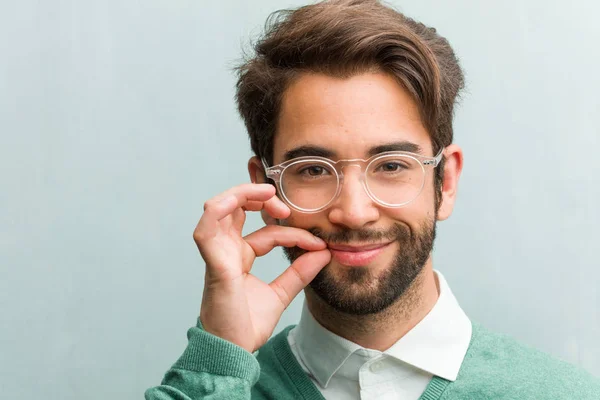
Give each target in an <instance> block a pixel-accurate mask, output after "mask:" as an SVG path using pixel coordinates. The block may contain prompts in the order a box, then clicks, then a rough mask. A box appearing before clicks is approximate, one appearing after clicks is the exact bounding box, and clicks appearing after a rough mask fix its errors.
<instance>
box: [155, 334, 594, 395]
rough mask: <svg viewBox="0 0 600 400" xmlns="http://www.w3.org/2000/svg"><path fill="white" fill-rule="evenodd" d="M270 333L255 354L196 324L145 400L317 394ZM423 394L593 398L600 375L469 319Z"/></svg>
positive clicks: (280, 339) (282, 340)
mask: <svg viewBox="0 0 600 400" xmlns="http://www.w3.org/2000/svg"><path fill="white" fill-rule="evenodd" d="M291 328H292V326H290V327H288V328H286V329H284V330H283V331H282V332H280V333H279V334H277V335H276V336H274V337H273V338H271V340H269V342H268V343H266V344H265V345H264V346H263V347H261V348H260V350H259V351H258V352H257V353H255V355H253V354H250V353H249V352H247V351H246V350H244V349H242V348H241V347H238V346H236V345H234V344H233V343H230V342H227V341H225V340H223V339H221V338H218V337H216V336H214V335H211V334H210V333H207V332H206V331H204V330H203V329H202V326H201V325H200V324H199V323H198V326H197V327H194V328H191V329H190V330H189V331H188V339H189V343H188V346H187V348H186V349H185V351H184V353H183V355H182V356H181V357H180V358H179V360H178V361H177V362H176V363H175V364H174V365H173V367H171V369H170V370H169V371H168V372H167V373H166V374H165V377H164V379H163V381H162V385H161V386H157V387H154V388H151V389H148V390H147V391H146V399H147V400H191V399H208V400H213V399H219V400H227V399H230V400H240V399H277V400H285V399H305V400H313V399H314V400H323V396H322V395H321V393H320V392H319V390H318V389H317V387H316V386H315V385H314V384H313V383H312V381H311V380H310V378H309V377H308V376H307V375H306V373H305V372H304V371H303V370H302V367H301V366H300V365H299V364H298V362H297V361H296V358H295V357H294V354H293V353H292V351H291V349H290V347H289V345H288V341H287V335H288V332H289V330H290V329H291ZM420 399H422V400H434V399H440V400H450V399H461V400H463V399H476V400H485V399H495V400H496V399H519V400H523V399H536V400H539V399H577V400H600V380H599V379H597V378H595V377H593V376H592V375H590V374H588V373H587V372H585V371H583V370H581V369H578V368H576V367H574V366H572V365H570V364H567V363H566V362H563V361H559V360H556V359H553V358H551V357H550V356H548V355H546V354H544V353H542V352H540V351H537V350H534V349H532V348H530V347H526V346H523V345H521V344H519V343H517V342H516V341H514V340H513V339H510V338H508V337H506V336H503V335H499V334H495V333H492V332H490V331H488V330H486V329H485V328H483V327H482V326H481V325H478V324H473V335H472V337H471V343H470V345H469V349H468V350H467V354H466V356H465V359H464V361H463V364H462V366H461V369H460V372H459V374H458V377H457V379H456V381H454V382H450V381H447V380H445V379H442V378H439V377H434V378H433V379H432V380H431V382H430V383H429V386H427V389H426V390H425V392H424V393H423V394H422V395H421V397H420Z"/></svg>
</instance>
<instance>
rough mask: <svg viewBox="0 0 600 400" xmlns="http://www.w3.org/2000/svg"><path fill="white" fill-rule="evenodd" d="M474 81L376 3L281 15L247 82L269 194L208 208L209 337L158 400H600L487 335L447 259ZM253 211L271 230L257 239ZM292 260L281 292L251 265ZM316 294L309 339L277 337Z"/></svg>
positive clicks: (254, 190) (292, 334) (247, 104)
mask: <svg viewBox="0 0 600 400" xmlns="http://www.w3.org/2000/svg"><path fill="white" fill-rule="evenodd" d="M462 87H463V74H462V71H461V69H460V67H459V65H458V61H457V59H456V57H455V55H454V53H453V51H452V49H451V47H450V46H449V44H448V42H447V41H446V40H445V39H444V38H442V37H440V36H439V35H438V34H437V33H436V32H435V30H434V29H431V28H427V27H426V26H424V25H422V24H420V23H417V22H415V21H413V20H411V19H408V18H406V17H405V16H403V15H402V14H399V13H398V12H396V11H394V10H392V9H391V8H388V7H386V6H384V5H382V4H380V3H379V2H377V1H375V0H371V1H359V0H338V1H326V2H322V3H318V4H314V5H310V6H306V7H302V8H300V9H298V10H295V11H289V12H281V13H279V14H276V15H275V18H274V19H272V20H271V24H270V25H269V28H268V29H267V32H266V33H265V37H264V38H263V39H262V40H261V41H260V42H259V43H258V46H257V48H256V55H255V57H254V58H252V59H250V60H248V61H247V62H246V63H244V64H243V65H242V66H241V67H240V68H239V81H238V85H237V101H238V106H239V110H240V113H241V115H242V117H243V119H244V121H245V123H246V127H247V129H248V132H249V135H250V139H251V145H252V149H253V151H254V153H255V154H256V156H255V157H253V158H252V159H251V160H250V162H249V164H248V169H249V172H250V177H251V180H252V184H246V185H241V186H237V187H234V188H232V189H230V190H228V191H226V192H225V193H222V194H221V195H218V196H216V197H214V198H213V199H211V200H209V201H207V202H206V204H205V207H204V214H203V215H202V218H201V219H200V222H199V223H198V226H197V227H196V230H195V231H194V240H195V242H196V244H197V245H198V248H199V250H200V253H201V255H202V258H203V259H204V260H205V262H206V277H205V287H204V292H203V299H202V306H201V311H200V317H199V319H198V325H197V326H196V327H194V328H192V329H190V330H189V332H188V338H189V344H188V347H187V349H186V350H185V352H184V354H183V355H182V356H181V358H180V359H179V360H178V361H177V362H176V363H175V365H174V366H173V367H172V368H171V369H170V370H169V371H168V372H167V374H166V375H165V378H164V380H163V382H162V385H161V386H158V387H155V388H152V389H149V390H148V391H147V392H146V398H147V399H248V398H252V399H297V398H303V399H323V398H325V399H359V398H360V399H375V398H376V399H418V398H421V399H497V398H502V399H547V398H552V399H571V398H576V399H600V383H599V382H598V380H597V379H596V378H594V377H592V376H591V375H589V374H587V373H585V372H584V371H581V370H579V369H577V368H575V367H572V366H570V365H568V364H566V363H563V362H561V361H557V360H553V359H551V358H550V357H548V356H546V355H544V354H542V353H540V352H537V351H535V350H533V349H530V348H527V347H525V346H522V345H520V344H518V343H516V342H514V341H513V340H511V339H509V338H506V337H504V336H500V335H497V334H494V333H491V332H489V331H487V330H486V329H484V328H483V327H481V326H480V325H478V324H476V323H472V322H471V321H470V320H469V319H468V317H467V316H466V315H465V313H464V312H463V311H462V309H461V308H460V306H459V305H458V303H457V301H456V299H455V298H454V296H453V295H452V292H451V291H450V288H449V287H448V284H447V283H446V281H445V280H444V277H443V276H442V274H441V273H439V272H437V271H435V270H434V269H433V263H432V259H431V250H432V247H433V242H434V238H435V227H436V222H437V221H441V220H445V219H446V218H448V217H449V216H450V214H451V213H452V209H453V206H454V201H455V199H456V193H457V185H458V180H459V177H460V173H461V169H462V166H463V155H462V151H461V149H460V147H458V146H457V145H455V144H452V138H453V131H452V114H453V107H454V104H455V101H456V98H457V95H458V93H459V91H460V89H461V88H462ZM246 211H261V213H262V216H263V219H264V221H265V223H266V227H264V228H262V229H260V230H258V231H256V232H253V233H251V234H250V235H248V236H246V237H242V236H241V232H242V227H243V224H244V220H245V212H246ZM276 246H284V248H285V252H286V255H287V256H288V258H289V259H290V261H291V262H292V264H291V266H290V267H289V268H287V269H286V270H285V271H284V272H283V273H282V274H281V275H280V276H279V277H278V278H277V279H275V280H274V281H273V282H271V283H270V284H266V283H263V282H261V281H260V280H258V279H257V278H256V277H254V276H253V275H252V274H251V268H252V264H253V262H254V260H255V258H256V257H260V256H262V255H264V254H266V253H268V252H269V251H271V250H272V249H273V248H274V247H276ZM303 289H304V290H305V295H306V302H305V307H304V309H303V313H302V317H301V320H300V322H299V324H298V325H297V326H296V327H289V328H287V329H285V330H284V331H282V332H280V333H278V334H277V335H275V336H274V337H273V338H272V339H270V340H269V338H270V337H271V335H272V334H273V330H274V328H275V326H276V324H277V322H278V320H279V318H280V316H281V314H282V313H283V311H284V310H285V308H286V307H287V306H288V305H289V304H290V302H291V301H292V299H293V298H294V297H295V296H296V295H297V294H298V293H299V292H300V291H301V290H303Z"/></svg>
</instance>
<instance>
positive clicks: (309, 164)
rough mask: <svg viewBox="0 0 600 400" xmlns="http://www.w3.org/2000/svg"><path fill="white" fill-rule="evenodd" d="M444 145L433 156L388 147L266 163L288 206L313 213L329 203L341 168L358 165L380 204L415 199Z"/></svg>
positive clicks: (392, 204)
mask: <svg viewBox="0 0 600 400" xmlns="http://www.w3.org/2000/svg"><path fill="white" fill-rule="evenodd" d="M443 151H444V149H441V150H440V152H439V153H438V154H437V155H436V156H435V157H426V156H422V155H420V154H415V153H410V152H405V151H390V152H385V153H380V154H377V155H374V156H373V157H371V158H369V159H367V160H363V159H349V160H338V161H332V160H330V159H328V158H324V157H298V158H294V159H291V160H289V161H286V162H284V163H281V164H279V165H274V166H272V167H269V166H268V164H267V162H266V160H265V159H264V158H263V159H262V163H263V166H264V168H265V174H266V176H267V178H269V179H272V180H273V181H274V182H275V185H276V187H277V189H278V191H279V193H280V196H281V198H282V200H283V201H284V202H285V203H287V204H288V205H289V206H290V207H291V208H293V209H295V210H297V211H300V212H304V213H316V212H319V211H322V210H324V209H326V208H327V207H329V206H330V205H331V204H332V203H333V202H334V201H335V199H337V197H338V196H339V195H340V193H341V191H342V190H341V189H342V185H343V182H344V173H343V169H344V168H346V167H359V168H360V169H361V174H360V182H361V183H362V186H363V188H364V190H365V191H366V192H367V194H368V195H369V197H370V198H371V199H372V200H373V201H375V202H376V203H378V204H380V205H382V206H384V207H403V206H405V205H407V204H408V203H410V202H411V201H413V200H414V199H416V198H417V197H418V196H419V194H421V191H422V190H423V187H424V185H425V176H426V168H427V167H431V168H435V167H437V166H438V164H439V163H440V161H441V160H442V156H443Z"/></svg>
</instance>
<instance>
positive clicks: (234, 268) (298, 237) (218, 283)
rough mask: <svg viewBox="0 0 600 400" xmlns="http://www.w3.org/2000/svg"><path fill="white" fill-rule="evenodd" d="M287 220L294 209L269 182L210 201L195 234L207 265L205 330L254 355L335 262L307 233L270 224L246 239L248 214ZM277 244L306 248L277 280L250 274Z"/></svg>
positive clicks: (236, 189)
mask: <svg viewBox="0 0 600 400" xmlns="http://www.w3.org/2000/svg"><path fill="white" fill-rule="evenodd" d="M263 209H264V211H265V212H267V213H268V214H269V215H271V216H272V217H273V218H276V219H281V218H287V217H288V216H289V214H290V212H291V211H290V209H289V208H288V207H287V206H286V205H285V204H284V203H283V202H282V201H281V200H280V199H278V198H277V196H275V188H274V187H273V186H272V185H269V184H244V185H240V186H236V187H234V188H231V189H229V190H227V191H226V192H224V193H222V194H220V195H219V196H216V197H214V198H213V199H211V200H209V201H207V202H206V203H205V205H204V214H203V215H202V218H201V219H200V221H199V222H198V225H197V226H196V229H195V230H194V241H195V242H196V245H197V246H198V249H199V250H200V254H201V255H202V258H203V259H204V261H205V262H206V275H205V279H204V293H203V297H202V306H201V310H200V321H201V322H202V325H203V327H204V329H205V330H206V331H207V332H210V333H212V334H214V335H216V336H219V337H221V338H223V339H225V340H228V341H230V342H232V343H235V344H237V345H238V346H241V347H243V348H244V349H246V350H248V351H249V352H253V351H255V350H256V349H258V348H259V347H261V346H262V345H263V344H264V343H265V342H266V341H267V340H268V339H269V337H270V336H271V334H272V333H273V330H274V329H275V326H276V325H277V322H278V321H279V319H280V318H281V314H282V313H283V311H284V310H285V309H286V307H287V306H288V305H289V304H290V303H291V301H292V300H293V299H294V297H296V295H297V294H298V293H300V291H301V290H302V289H303V288H304V287H305V286H306V285H307V284H308V283H309V282H310V281H311V280H312V279H313V278H314V277H315V276H316V275H317V273H318V272H319V271H320V270H321V269H322V268H323V267H324V266H325V265H327V263H328V262H329V261H330V259H331V254H330V252H329V251H328V250H327V248H326V247H327V246H326V244H325V242H323V241H322V240H321V239H319V238H317V237H316V236H314V235H312V234H311V233H309V232H308V231H306V230H303V229H299V228H291V227H285V226H276V225H270V226H266V227H264V228H262V229H259V230H258V231H256V232H253V233H251V234H249V235H247V236H246V237H242V228H243V226H244V222H245V220H246V211H260V210H263ZM277 246H286V247H293V246H298V247H300V248H302V249H305V250H307V252H306V253H305V254H303V255H302V256H300V257H299V258H298V259H296V260H295V261H294V263H292V265H290V266H289V267H288V268H287V269H286V270H285V271H284V272H283V273H282V274H281V275H279V276H278V277H277V278H276V279H275V280H274V281H273V282H271V283H269V284H267V283H265V282H262V281H261V280H260V279H258V278H256V277H255V276H254V275H252V274H251V273H250V270H251V269H252V264H253V263H254V260H255V259H256V257H260V256H262V255H265V254H267V253H268V252H270V251H271V250H272V249H273V248H275V247H277Z"/></svg>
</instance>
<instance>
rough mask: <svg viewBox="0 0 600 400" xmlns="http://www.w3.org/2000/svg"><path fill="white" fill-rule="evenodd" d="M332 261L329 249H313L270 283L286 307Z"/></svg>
mask: <svg viewBox="0 0 600 400" xmlns="http://www.w3.org/2000/svg"><path fill="white" fill-rule="evenodd" d="M329 261H331V253H330V252H329V251H328V250H321V251H313V252H310V253H305V254H303V255H301V256H300V257H298V258H297V259H296V261H294V262H293V263H292V265H290V266H289V267H288V268H287V269H286V270H285V271H283V273H282V274H281V275H279V276H278V277H277V278H275V280H274V281H273V282H271V283H270V284H269V286H270V287H271V289H273V291H274V292H275V293H277V297H279V300H280V301H281V304H283V307H284V308H286V307H287V306H289V305H290V303H291V302H292V300H293V299H294V297H296V296H297V295H298V293H300V291H301V290H302V289H304V288H305V287H306V286H307V285H308V284H309V283H310V282H311V281H312V280H313V279H314V278H315V276H317V274H318V273H319V271H320V270H321V269H323V267H324V266H326V265H327V264H328V263H329Z"/></svg>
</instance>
